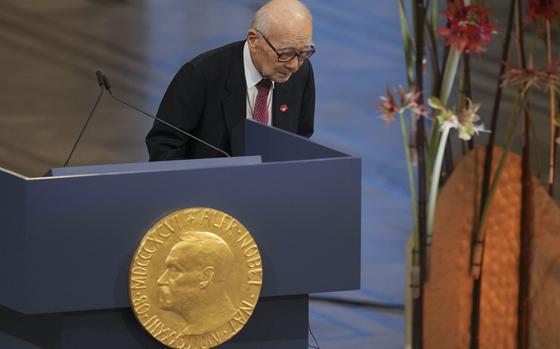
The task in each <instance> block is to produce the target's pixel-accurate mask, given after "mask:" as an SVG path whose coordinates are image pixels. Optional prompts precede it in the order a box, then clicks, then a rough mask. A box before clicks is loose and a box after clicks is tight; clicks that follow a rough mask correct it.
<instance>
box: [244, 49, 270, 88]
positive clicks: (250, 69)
mask: <svg viewBox="0 0 560 349" xmlns="http://www.w3.org/2000/svg"><path fill="white" fill-rule="evenodd" d="M243 66H244V68H245V81H246V82H247V89H249V88H251V87H254V86H255V85H256V84H258V83H259V82H260V81H261V80H262V79H263V76H262V75H261V73H259V71H258V70H257V68H256V67H255V65H254V64H253V60H252V59H251V53H250V52H249V43H248V42H247V41H245V44H244V45H243ZM271 88H272V89H274V81H272V86H271Z"/></svg>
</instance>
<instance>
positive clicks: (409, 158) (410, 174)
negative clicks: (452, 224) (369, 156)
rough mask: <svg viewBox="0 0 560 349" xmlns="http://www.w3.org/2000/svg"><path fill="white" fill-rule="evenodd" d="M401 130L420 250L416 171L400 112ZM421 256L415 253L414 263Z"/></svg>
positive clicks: (414, 223) (414, 233) (413, 237)
mask: <svg viewBox="0 0 560 349" xmlns="http://www.w3.org/2000/svg"><path fill="white" fill-rule="evenodd" d="M399 119H400V122H401V131H402V141H403V148H404V152H405V155H406V170H407V172H408V185H409V187H410V200H411V203H412V205H411V207H412V226H413V229H414V230H413V232H412V239H413V242H414V247H413V250H414V251H419V250H420V237H419V235H418V212H417V211H416V187H415V185H414V172H413V170H412V156H411V155H410V148H409V144H408V130H407V128H406V119H405V117H404V115H403V113H400V117H399ZM419 257H420V256H419V255H418V253H414V254H413V259H412V265H420V258H419Z"/></svg>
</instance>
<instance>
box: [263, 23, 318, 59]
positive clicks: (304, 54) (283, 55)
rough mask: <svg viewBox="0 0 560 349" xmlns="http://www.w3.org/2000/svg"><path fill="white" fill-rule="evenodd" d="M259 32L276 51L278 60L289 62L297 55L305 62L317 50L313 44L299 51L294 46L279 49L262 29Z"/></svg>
mask: <svg viewBox="0 0 560 349" xmlns="http://www.w3.org/2000/svg"><path fill="white" fill-rule="evenodd" d="M257 31H258V30H257ZM258 32H259V34H261V35H262V37H263V39H264V41H266V43H267V44H268V46H270V48H271V49H272V51H274V53H276V55H277V56H278V62H289V61H291V60H292V59H294V57H296V56H297V58H298V60H299V61H300V62H303V61H305V60H306V59H309V57H311V56H313V54H314V53H315V52H316V50H315V47H313V45H309V46H307V47H306V48H304V49H302V50H300V51H299V52H298V51H296V50H295V49H293V48H288V49H285V50H277V49H276V47H274V46H273V45H272V44H271V43H270V41H268V39H267V38H266V36H265V35H264V34H263V33H261V32H260V31H258Z"/></svg>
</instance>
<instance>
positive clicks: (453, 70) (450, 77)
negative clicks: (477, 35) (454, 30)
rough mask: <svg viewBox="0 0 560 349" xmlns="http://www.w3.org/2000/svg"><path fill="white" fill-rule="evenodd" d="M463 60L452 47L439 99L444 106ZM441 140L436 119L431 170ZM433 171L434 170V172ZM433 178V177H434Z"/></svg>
mask: <svg viewBox="0 0 560 349" xmlns="http://www.w3.org/2000/svg"><path fill="white" fill-rule="evenodd" d="M460 59H461V53H460V52H459V51H457V49H456V48H455V47H454V46H452V47H451V49H450V50H449V56H448V57H447V61H446V62H445V69H444V71H443V77H442V82H441V89H440V94H439V99H440V100H441V102H442V103H443V104H444V105H447V102H448V100H449V95H450V94H451V89H452V88H453V81H454V80H455V75H456V74H457V67H458V65H459V61H460ZM440 142H441V139H440V137H439V122H438V121H437V119H434V120H433V122H432V136H431V139H430V146H429V147H428V156H429V158H430V165H432V166H429V167H430V168H433V164H434V161H435V159H434V155H433V154H434V153H435V151H436V149H438V148H439V144H440ZM432 171H433V170H432ZM432 177H433V176H432Z"/></svg>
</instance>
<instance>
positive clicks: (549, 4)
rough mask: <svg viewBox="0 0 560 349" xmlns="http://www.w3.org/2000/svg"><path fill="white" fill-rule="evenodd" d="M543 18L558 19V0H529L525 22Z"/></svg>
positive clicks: (559, 5)
mask: <svg viewBox="0 0 560 349" xmlns="http://www.w3.org/2000/svg"><path fill="white" fill-rule="evenodd" d="M538 19H544V20H546V21H551V22H552V21H554V20H558V19H560V1H559V0H529V9H528V11H527V22H532V21H536V20H538Z"/></svg>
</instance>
